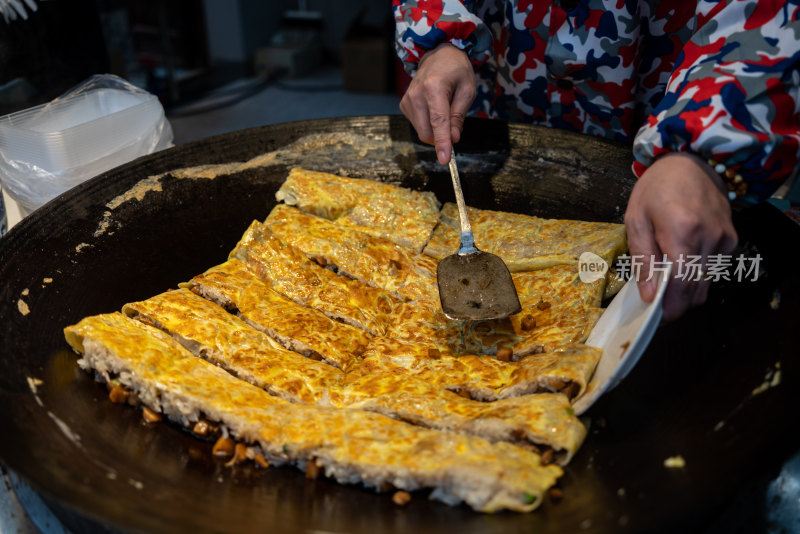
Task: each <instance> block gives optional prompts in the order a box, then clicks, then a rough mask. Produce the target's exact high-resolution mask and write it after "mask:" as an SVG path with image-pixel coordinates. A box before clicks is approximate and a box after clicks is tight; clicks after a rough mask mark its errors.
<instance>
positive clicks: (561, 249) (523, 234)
mask: <svg viewBox="0 0 800 534" xmlns="http://www.w3.org/2000/svg"><path fill="white" fill-rule="evenodd" d="M467 212H468V213H469V220H470V223H471V224H472V231H473V233H474V235H475V244H476V246H477V247H478V248H480V249H481V250H484V251H486V252H491V253H492V254H497V255H498V256H500V257H501V258H503V261H505V262H506V265H508V268H509V270H510V271H512V272H519V271H530V270H534V269H541V268H544V267H550V266H553V265H562V264H577V263H578V258H579V257H580V255H581V254H582V253H584V252H592V253H594V254H597V255H598V256H600V257H601V258H602V259H604V260H605V261H606V262H607V263H608V264H609V265H611V264H612V263H613V261H614V259H615V258H616V257H617V256H618V255H620V254H622V253H624V252H625V251H626V250H627V246H628V245H627V235H626V233H625V226H624V225H622V224H613V223H601V222H586V221H574V220H563V219H541V218H539V217H533V216H530V215H522V214H518V213H508V212H502V211H492V210H481V209H477V208H469V207H468V208H467ZM459 235H460V233H459V223H458V207H457V206H456V205H455V204H453V203H452V202H448V203H446V204H445V205H444V207H443V208H442V212H441V218H440V220H439V225H438V226H437V227H436V229H435V230H434V232H433V236H432V237H431V239H430V241H429V242H428V245H427V246H426V247H425V254H427V255H429V256H432V257H434V258H436V259H439V260H440V259H442V258H444V257H445V256H449V255H450V254H452V253H453V252H454V251H455V250H457V249H458V244H459Z"/></svg>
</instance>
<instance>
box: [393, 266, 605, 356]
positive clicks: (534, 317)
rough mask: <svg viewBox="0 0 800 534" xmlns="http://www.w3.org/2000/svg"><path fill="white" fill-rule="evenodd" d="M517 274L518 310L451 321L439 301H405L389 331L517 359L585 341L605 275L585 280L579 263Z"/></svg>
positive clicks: (423, 341)
mask: <svg viewBox="0 0 800 534" xmlns="http://www.w3.org/2000/svg"><path fill="white" fill-rule="evenodd" d="M512 279H513V280H514V286H515V287H516V289H517V294H518V295H519V299H520V304H521V305H522V311H521V312H520V313H518V314H516V315H513V316H511V317H508V318H506V319H498V320H491V321H451V320H449V319H448V318H447V317H445V315H444V314H443V313H442V311H441V308H440V307H439V306H438V305H436V304H429V303H425V302H416V303H410V302H405V303H403V304H401V305H400V306H398V307H397V308H396V309H395V316H396V317H397V321H396V322H395V323H394V324H393V326H392V328H391V330H390V331H389V334H388V335H389V336H390V337H392V338H394V339H397V340H398V341H401V342H404V343H416V344H428V345H429V346H431V347H434V348H437V349H439V350H443V351H447V352H455V353H459V354H462V353H465V354H497V353H498V351H499V350H501V349H506V350H511V351H512V353H511V358H512V359H514V360H517V359H520V358H522V357H524V356H527V355H529V354H536V353H540V352H551V351H554V350H556V349H558V348H559V347H564V346H566V345H569V344H572V343H582V342H583V341H585V340H586V338H587V337H588V336H589V333H590V332H591V330H592V327H593V326H594V324H595V322H597V319H598V318H599V316H600V314H601V312H602V310H601V308H599V304H600V300H601V297H602V293H603V284H604V281H603V280H597V281H595V282H592V283H583V282H581V281H580V279H579V277H578V272H577V269H576V266H575V265H559V266H555V267H548V268H544V269H540V270H537V271H527V272H522V273H513V274H512Z"/></svg>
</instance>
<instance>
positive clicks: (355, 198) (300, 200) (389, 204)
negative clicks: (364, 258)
mask: <svg viewBox="0 0 800 534" xmlns="http://www.w3.org/2000/svg"><path fill="white" fill-rule="evenodd" d="M275 198H276V199H277V200H278V201H279V202H281V201H282V202H285V203H286V204H288V205H290V206H297V207H298V208H299V209H300V210H302V211H303V212H305V213H309V214H312V215H316V216H318V217H324V218H325V219H329V220H332V221H335V222H336V223H337V224H339V225H342V226H347V227H351V228H355V229H358V230H360V231H362V232H364V233H366V234H369V235H371V236H375V237H381V238H384V239H388V240H389V241H392V242H394V243H397V244H398V245H402V246H404V247H408V248H410V249H412V250H413V251H415V252H418V253H419V252H422V249H423V248H424V247H425V244H426V243H427V242H428V240H429V239H430V237H431V234H432V233H433V228H434V227H435V226H436V223H437V222H438V221H439V206H440V204H439V201H438V200H436V196H435V195H434V194H433V193H431V192H422V191H414V190H411V189H406V188H404V187H398V186H395V185H390V184H385V183H383V182H378V181H374V180H367V179H356V178H348V177H343V176H336V175H334V174H328V173H325V172H317V171H309V170H305V169H298V168H294V169H292V170H290V171H289V177H288V178H287V179H286V181H285V182H284V183H283V185H282V186H281V188H280V189H279V190H278V192H277V193H276V194H275Z"/></svg>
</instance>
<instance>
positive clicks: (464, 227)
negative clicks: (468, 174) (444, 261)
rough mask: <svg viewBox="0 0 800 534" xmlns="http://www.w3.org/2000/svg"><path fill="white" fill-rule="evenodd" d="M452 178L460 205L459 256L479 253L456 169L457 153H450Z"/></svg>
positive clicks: (457, 202) (457, 201)
mask: <svg viewBox="0 0 800 534" xmlns="http://www.w3.org/2000/svg"><path fill="white" fill-rule="evenodd" d="M449 166H450V178H452V179H453V191H455V193H456V204H458V219H459V221H460V223H461V247H460V248H459V249H458V253H459V254H471V253H473V252H477V251H478V249H477V248H475V237H474V236H473V235H472V225H471V224H470V223H469V217H468V216H467V205H466V204H465V203H464V193H463V192H462V191H461V180H460V179H459V178H458V167H456V151H455V150H451V151H450V164H449Z"/></svg>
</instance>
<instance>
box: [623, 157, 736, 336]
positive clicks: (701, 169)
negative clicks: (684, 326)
mask: <svg viewBox="0 0 800 534" xmlns="http://www.w3.org/2000/svg"><path fill="white" fill-rule="evenodd" d="M625 227H626V230H627V232H628V246H629V249H630V256H631V258H634V257H636V256H638V255H642V256H643V261H642V270H641V273H642V275H641V276H640V279H639V281H638V285H639V294H640V295H641V297H642V299H643V300H644V301H645V302H651V301H652V300H653V297H654V296H655V290H656V287H655V280H654V279H653V280H650V281H649V282H648V281H646V278H647V277H648V273H649V272H650V264H651V262H652V261H653V260H655V261H661V259H662V255H663V254H666V256H667V258H668V259H669V260H670V261H672V262H675V261H676V260H677V259H678V258H679V257H681V256H683V258H684V259H688V257H690V256H700V257H701V259H700V264H701V265H705V264H706V262H707V260H708V257H709V256H710V255H713V254H729V253H730V252H731V251H732V250H733V248H734V247H735V246H736V242H737V236H736V230H734V228H733V222H732V220H731V208H730V204H729V202H728V197H727V194H726V193H725V187H724V184H723V183H722V180H721V179H720V177H719V176H718V175H717V174H716V173H715V172H714V171H713V169H711V167H710V166H709V165H708V164H707V163H706V162H704V161H703V160H701V159H700V158H698V157H696V156H693V155H690V154H684V153H674V154H668V155H665V156H663V157H661V158H659V159H658V160H656V161H655V163H653V164H652V165H651V166H650V168H649V169H647V171H645V173H644V174H643V175H642V177H641V178H639V180H638V181H637V182H636V185H634V187H633V191H632V192H631V196H630V199H629V201H628V208H627V210H626V211H625ZM673 268H674V265H673ZM675 275H676V272H675V271H673V279H672V280H670V282H669V285H668V286H667V292H666V294H665V295H664V302H663V308H664V316H663V317H664V321H671V320H674V319H676V318H678V317H680V316H681V315H682V314H683V313H684V312H685V311H686V310H687V309H688V308H689V307H691V306H697V305H700V304H702V303H703V302H705V300H706V297H707V296H708V286H709V281H708V280H705V279H704V278H705V276H703V277H701V278H702V279H701V280H699V281H692V280H688V279H686V280H684V279H681V278H677V277H675Z"/></svg>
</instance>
